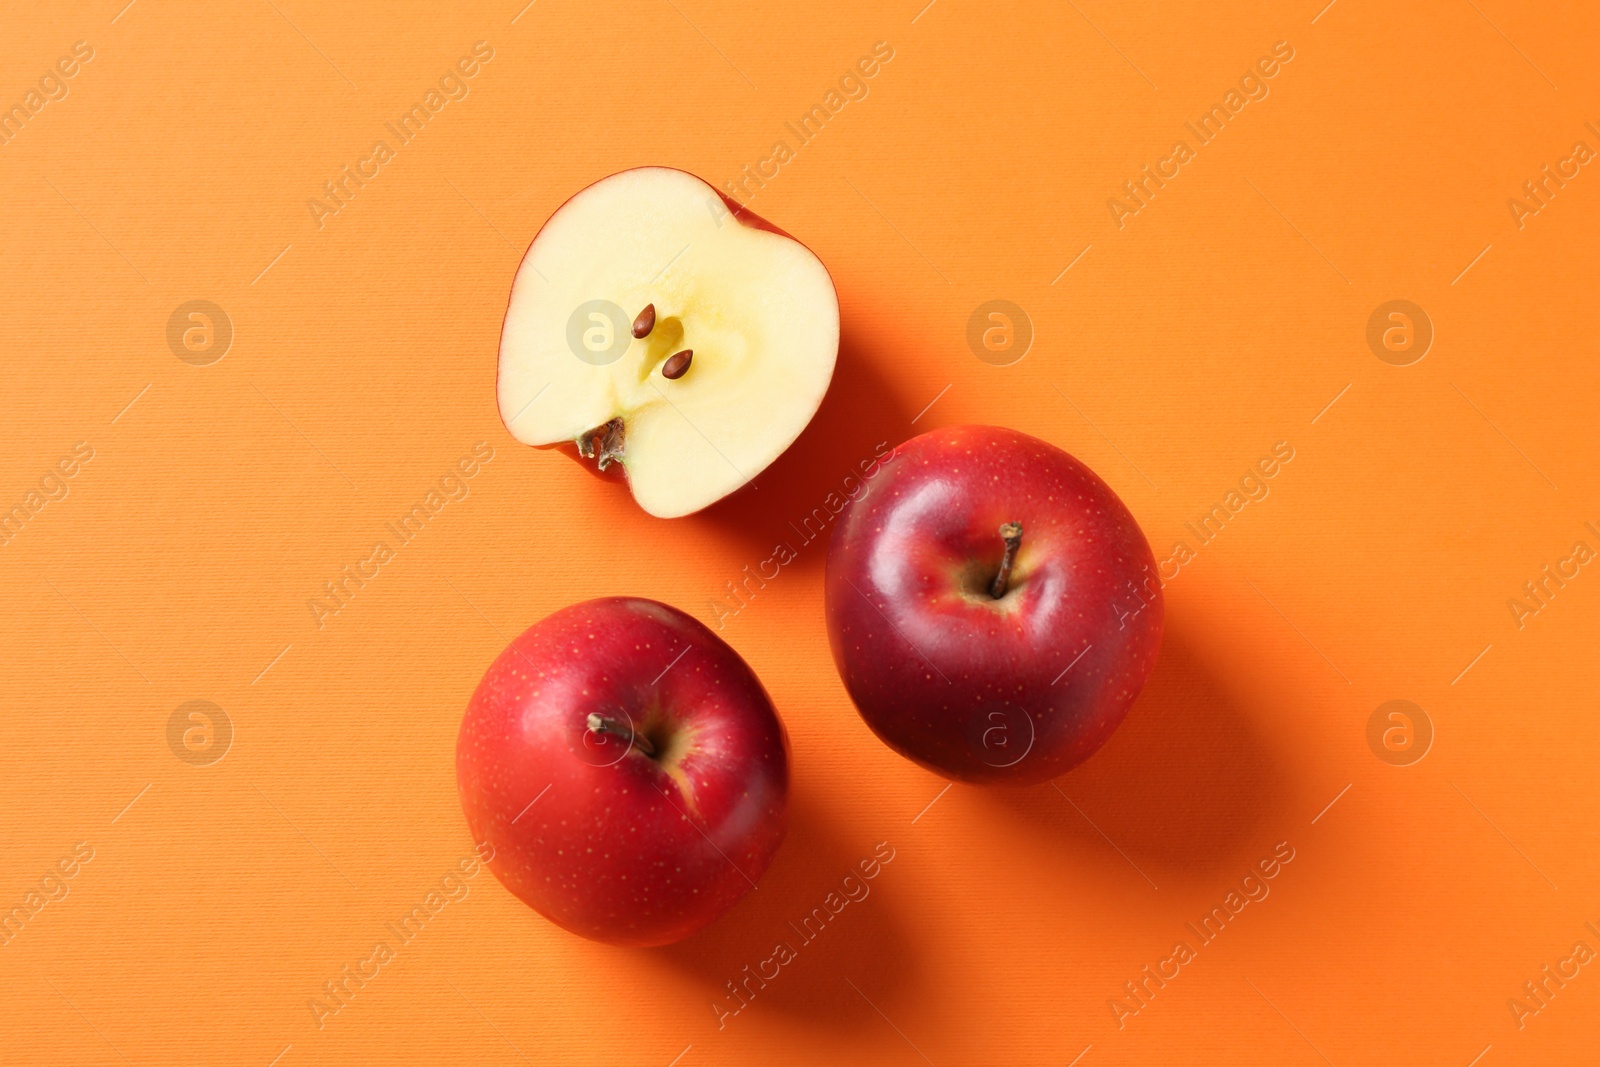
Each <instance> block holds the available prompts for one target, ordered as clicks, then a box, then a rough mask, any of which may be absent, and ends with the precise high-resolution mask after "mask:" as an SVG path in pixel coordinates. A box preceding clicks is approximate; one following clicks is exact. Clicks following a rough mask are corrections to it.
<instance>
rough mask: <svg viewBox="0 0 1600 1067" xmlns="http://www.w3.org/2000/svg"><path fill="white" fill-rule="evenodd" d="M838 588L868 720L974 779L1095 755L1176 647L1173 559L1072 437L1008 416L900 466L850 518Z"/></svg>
mask: <svg viewBox="0 0 1600 1067" xmlns="http://www.w3.org/2000/svg"><path fill="white" fill-rule="evenodd" d="M1018 526H1020V529H1017V528H1016V527H1018ZM826 596H827V613H828V636H829V642H830V644H831V645H832V647H833V658H834V662H835V663H836V664H837V665H838V667H839V674H840V676H841V677H842V678H843V679H844V684H845V688H846V689H847V690H848V691H849V693H850V697H851V699H852V700H854V701H855V704H856V707H857V708H858V709H859V710H860V712H861V717H862V718H863V719H865V720H866V722H867V725H868V726H870V727H871V728H872V730H873V732H874V733H876V734H877V735H878V736H879V737H880V738H882V739H883V740H884V741H885V742H887V743H888V744H889V745H890V746H891V747H892V748H894V749H895V750H896V751H898V752H900V753H901V754H902V755H905V756H907V757H909V758H911V759H913V760H915V761H916V762H918V763H920V764H922V765H923V766H924V767H927V768H928V769H929V770H932V771H935V772H937V773H939V774H942V775H945V776H947V777H950V778H956V779H959V780H961V781H967V782H1005V783H1011V784H1028V783H1033V782H1042V781H1045V780H1047V779H1050V778H1054V777H1056V776H1057V775H1059V774H1061V773H1062V772H1064V771H1066V770H1068V769H1070V768H1072V767H1074V766H1076V765H1077V764H1078V763H1081V762H1082V761H1083V760H1085V759H1087V758H1088V757H1089V756H1090V755H1091V754H1092V753H1093V752H1094V751H1095V750H1096V749H1098V748H1099V747H1100V746H1101V745H1102V744H1104V743H1105V740H1106V738H1107V737H1109V736H1110V735H1111V732H1112V731H1113V730H1115V729H1116V728H1117V725H1118V724H1119V723H1120V722H1122V719H1123V716H1125V715H1126V714H1127V712H1128V708H1129V706H1130V705H1131V704H1132V703H1133V701H1134V698H1135V697H1137V696H1138V695H1139V690H1140V688H1141V687H1143V685H1144V683H1145V679H1146V678H1148V677H1149V676H1150V670H1151V668H1152V667H1153V666H1154V665H1155V660H1156V652H1157V650H1158V648H1159V647H1160V644H1161V620H1162V602H1161V583H1160V580H1159V579H1158V577H1157V571H1156V563H1155V558H1154V556H1152V555H1151V552H1150V546H1149V544H1148V543H1147V542H1146V541H1145V538H1144V534H1143V533H1142V532H1141V531H1140V529H1139V525H1138V523H1136V522H1135V521H1134V518H1133V516H1132V515H1131V514H1129V512H1128V509H1127V508H1126V507H1125V506H1124V505H1123V503H1122V501H1121V500H1119V499H1118V498H1117V495H1116V494H1115V493H1114V492H1112V491H1111V489H1110V487H1109V486H1107V485H1106V483H1105V482H1103V481H1101V480H1100V479H1099V478H1098V477H1097V476H1096V475H1095V473H1094V472H1093V471H1091V470H1090V469H1089V468H1088V467H1086V466H1084V465H1083V464H1082V463H1080V462H1078V461H1077V460H1076V459H1073V458H1072V457H1071V456H1069V455H1067V454H1066V453H1065V452H1063V451H1061V450H1060V449H1059V448H1056V447H1055V446H1054V445H1051V444H1047V443H1046V442H1044V441H1040V440H1038V439H1037V438H1033V437H1029V436H1028V435H1026V434H1022V433H1018V432H1016V431H1015V430H1004V429H997V428H995V427H992V426H956V427H952V428H950V429H944V430H935V431H933V432H931V433H926V434H923V435H922V436H921V437H916V438H913V439H912V440H910V441H907V442H906V443H905V444H903V445H900V446H899V447H898V448H896V449H895V450H894V451H893V452H891V453H890V454H889V456H888V457H886V458H885V459H884V460H883V462H882V464H881V465H880V467H879V469H878V472H877V474H876V476H874V477H873V479H872V480H871V482H869V483H868V487H867V490H866V492H865V493H863V494H862V495H860V496H858V497H856V498H855V499H853V500H852V501H850V502H849V503H848V504H847V505H846V507H845V509H844V511H843V512H842V513H841V514H840V516H839V520H838V522H837V524H836V525H835V527H834V533H833V541H832V544H831V545H830V547H829V550H828V572H827V590H826Z"/></svg>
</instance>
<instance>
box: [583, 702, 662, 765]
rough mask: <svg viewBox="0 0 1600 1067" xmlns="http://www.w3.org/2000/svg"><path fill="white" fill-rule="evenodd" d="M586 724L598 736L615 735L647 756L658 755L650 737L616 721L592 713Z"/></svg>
mask: <svg viewBox="0 0 1600 1067" xmlns="http://www.w3.org/2000/svg"><path fill="white" fill-rule="evenodd" d="M586 723H587V725H588V727H589V729H590V730H592V731H593V732H595V733H597V734H613V735H615V736H617V737H620V738H622V739H623V740H625V741H627V742H628V743H629V744H631V745H633V746H634V747H635V748H637V749H638V750H639V751H640V752H643V753H644V754H645V755H646V756H654V755H655V754H656V746H655V745H652V744H651V743H650V739H649V738H648V737H646V736H645V735H644V734H641V733H636V732H634V731H633V730H632V729H631V728H629V727H627V726H624V725H622V724H621V723H620V722H618V721H617V720H615V719H608V718H606V717H605V716H603V715H596V714H594V713H593V712H591V713H590V714H589V718H588V719H587V720H586Z"/></svg>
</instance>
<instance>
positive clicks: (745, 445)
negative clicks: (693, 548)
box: [499, 167, 839, 518]
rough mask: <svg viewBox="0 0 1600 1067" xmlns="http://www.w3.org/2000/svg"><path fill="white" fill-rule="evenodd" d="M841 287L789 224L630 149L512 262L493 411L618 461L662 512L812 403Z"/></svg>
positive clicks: (792, 429) (740, 480)
mask: <svg viewBox="0 0 1600 1067" xmlns="http://www.w3.org/2000/svg"><path fill="white" fill-rule="evenodd" d="M838 354H839V299H838V295H837V294H836V293H835V292H834V288H833V279H832V278H830V277H829V275H828V271H827V268H826V267H824V266H823V265H822V261H821V260H819V259H818V258H817V257H816V256H815V255H813V254H812V252H811V250H810V249H808V248H806V247H805V246H804V245H802V244H801V243H800V242H798V241H796V240H795V239H794V238H792V237H790V236H789V235H787V234H785V233H783V232H781V231H779V230H777V229H776V228H775V227H772V226H771V225H769V224H768V223H766V222H765V221H764V220H762V219H760V218H758V217H757V216H755V215H753V214H751V213H750V212H748V211H746V210H744V209H743V208H742V207H740V206H738V205H736V204H734V203H732V202H731V201H728V200H727V199H726V198H725V197H723V196H722V195H721V194H720V193H718V192H717V191H716V190H715V189H714V188H712V187H711V186H710V185H709V184H707V183H706V182H704V181H702V180H701V179H699V178H697V177H695V176H694V175H692V174H688V173H686V172H684V171H681V170H672V169H670V168H666V167H641V168H638V169H636V170H627V171H623V172H621V173H620V174H613V175H612V176H610V177H609V178H604V179H602V180H601V181H599V182H596V183H595V184H594V185H591V186H589V187H588V188H587V189H584V190H583V191H582V192H580V193H578V194H577V195H576V196H574V197H573V198H572V199H570V200H568V201H567V202H566V203H565V204H563V205H562V206H561V207H560V208H559V209H557V211H556V213H555V214H554V215H552V216H551V217H550V220H549V221H548V222H546V223H545V225H544V228H543V229H542V230H540V231H539V234H538V236H537V237H535V238H534V240H533V244H532V245H531V246H529V248H528V253H527V255H526V256H524V257H523V260H522V266H521V268H520V269H519V270H518V271H517V278H516V282H515V283H514V284H513V286H512V289H511V301H510V306H509V307H508V308H507V309H506V320H505V328H504V330H503V331H502V334H501V338H500V377H499V394H500V395H499V399H500V417H501V418H502V419H503V420H504V421H505V424H506V428H507V429H509V430H510V431H511V435H512V436H513V437H515V438H516V439H517V440H519V441H521V442H523V443H524V444H528V445H535V446H539V447H550V446H559V445H570V446H572V448H573V451H574V453H575V454H576V455H577V456H578V458H579V459H580V460H581V461H582V462H585V463H591V464H593V465H595V466H596V467H598V468H599V469H601V470H606V469H608V468H610V467H611V466H612V465H613V464H617V465H620V466H621V468H622V469H623V471H624V472H625V473H626V475H627V480H628V485H629V488H630V489H631V490H632V491H633V496H634V499H635V500H636V501H638V503H639V506H640V507H642V508H644V510H645V511H647V512H649V513H650V514H651V515H656V516H659V517H661V518H673V517H676V516H679V515H687V514H689V513H691V512H695V511H699V510H700V509H701V508H704V507H706V506H707V505H709V504H712V503H714V502H716V501H717V500H720V499H722V498H723V497H725V496H727V495H728V494H729V493H732V492H733V491H734V490H736V489H738V488H740V487H741V486H743V485H745V484H746V483H747V482H749V481H750V480H752V479H753V478H755V476H756V475H758V474H760V473H761V471H762V470H764V469H765V468H766V467H767V466H768V465H769V464H770V463H772V461H773V460H775V459H777V458H778V456H779V455H781V454H782V453H783V451H784V449H786V448H788V447H789V445H790V444H792V443H793V442H794V440H795V438H797V437H799V436H800V433H801V431H802V430H804V429H805V428H806V424H807V423H809V422H810V421H811V417H812V416H813V415H815V414H816V411H817V408H818V407H819V406H820V405H821V404H822V397H823V395H824V394H825V393H826V392H827V391H828V383H829V381H831V380H832V378H833V367H834V362H835V361H836V360H837V358H838Z"/></svg>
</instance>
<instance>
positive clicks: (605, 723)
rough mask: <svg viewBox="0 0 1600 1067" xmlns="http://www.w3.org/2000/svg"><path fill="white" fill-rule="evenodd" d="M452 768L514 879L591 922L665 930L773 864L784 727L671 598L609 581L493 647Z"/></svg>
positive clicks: (740, 890) (785, 790)
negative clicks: (600, 592) (602, 595)
mask: <svg viewBox="0 0 1600 1067" xmlns="http://www.w3.org/2000/svg"><path fill="white" fill-rule="evenodd" d="M456 780H457V784H458V786H459V788H460V793H461V807H462V810H463V811H464V812H465V813H466V817H467V823H468V825H469V826H470V828H471V830H472V833H473V835H474V837H473V840H475V841H480V842H481V841H488V842H489V843H490V844H491V845H493V846H494V856H495V860H494V862H493V864H492V865H491V868H490V869H491V870H493V871H494V872H495V875H496V876H497V877H498V878H499V879H500V881H501V882H502V883H504V884H505V886H506V888H508V889H510V890H511V891H512V892H513V893H515V894H516V895H517V896H518V897H520V898H521V899H522V900H523V901H524V902H526V903H527V904H528V905H529V906H531V907H532V908H534V909H535V910H536V911H538V912H539V913H540V914H542V915H543V916H545V917H546V918H547V919H549V920H550V921H551V922H554V923H556V924H557V925H559V926H562V927H565V928H566V929H568V930H570V931H572V932H573V933H576V934H580V935H582V936H583V937H587V938H591V939H593V940H596V941H607V942H612V943H614V944H622V945H662V944H667V943H669V942H672V941H678V940H681V939H682V938H685V937H687V936H689V935H690V934H692V933H694V932H695V931H696V930H699V929H700V928H701V927H703V926H705V925H706V924H708V923H710V922H711V921H712V920H714V919H716V918H717V917H718V916H719V915H721V914H723V913H724V912H726V911H727V910H728V909H729V908H731V907H733V905H734V904H735V903H737V902H738V900H739V899H740V898H741V897H743V896H744V895H745V893H747V892H749V891H750V890H751V889H752V888H754V886H755V884H756V881H757V880H758V879H759V878H760V877H761V875H762V873H763V872H764V871H765V870H766V868H767V865H768V864H769V863H770V862H771V860H772V857H773V854H774V853H775V852H776V851H777V849H778V845H779V844H780V843H781V842H782V841H783V836H784V831H785V828H786V825H787V824H786V817H787V810H788V795H789V745H788V738H787V735H786V734H785V732H784V728H783V723H782V722H781V721H780V720H779V718H778V714H777V712H776V711H775V710H774V709H773V706H772V701H771V699H770V698H769V697H768V696H767V693H766V690H764V689H763V688H762V686H761V683H760V681H758V680H757V678H756V676H755V674H754V673H753V672H752V671H751V670H750V668H749V666H748V665H746V663H745V662H744V660H743V659H741V658H740V657H739V654H738V653H737V652H735V651H734V650H733V649H732V648H730V647H728V645H727V644H725V643H724V642H723V641H722V640H721V639H720V638H718V637H717V636H716V635H715V634H713V633H712V632H711V631H710V630H709V629H707V628H706V627H705V626H704V625H702V624H701V623H699V622H698V621H696V620H695V619H693V618H691V617H690V616H688V615H686V614H684V613H683V612H681V611H678V610H677V609H676V608H671V607H668V606H667V605H665V604H659V603H657V602H655V601H653V600H642V599H635V598H626V597H612V598H607V599H602V600H591V601H587V602H585V603H582V604H575V605H573V606H571V607H568V608H563V609H562V610H560V611H558V612H556V613H555V614H553V615H551V616H549V617H548V618H546V619H544V620H543V621H541V622H539V623H537V624H536V625H534V626H533V627H531V628H530V629H529V630H527V631H526V632H525V633H523V634H522V635H521V636H520V637H518V638H517V639H516V640H515V641H513V642H512V643H511V645H510V646H509V647H508V648H507V649H506V650H505V651H504V652H502V653H501V654H500V656H499V658H497V659H496V660H495V661H494V663H493V665H492V666H490V668H489V670H488V672H487V673H486V674H485V675H484V676H483V681H482V682H481V683H479V685H478V688H477V691H476V692H475V693H474V694H473V696H472V700H471V702H470V703H469V704H468V706H467V712H466V715H465V717H464V718H463V719H462V721H461V732H460V735H459V738H458V740H457V742H456Z"/></svg>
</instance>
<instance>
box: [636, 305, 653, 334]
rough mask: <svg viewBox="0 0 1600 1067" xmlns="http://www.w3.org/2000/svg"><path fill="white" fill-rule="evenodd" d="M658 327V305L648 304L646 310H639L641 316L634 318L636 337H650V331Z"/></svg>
mask: <svg viewBox="0 0 1600 1067" xmlns="http://www.w3.org/2000/svg"><path fill="white" fill-rule="evenodd" d="M655 328H656V306H655V305H654V304H646V305H645V306H644V310H643V311H641V312H639V317H638V318H636V319H634V320H633V336H634V337H636V338H643V337H649V336H650V331H651V330H653V329H655Z"/></svg>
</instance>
